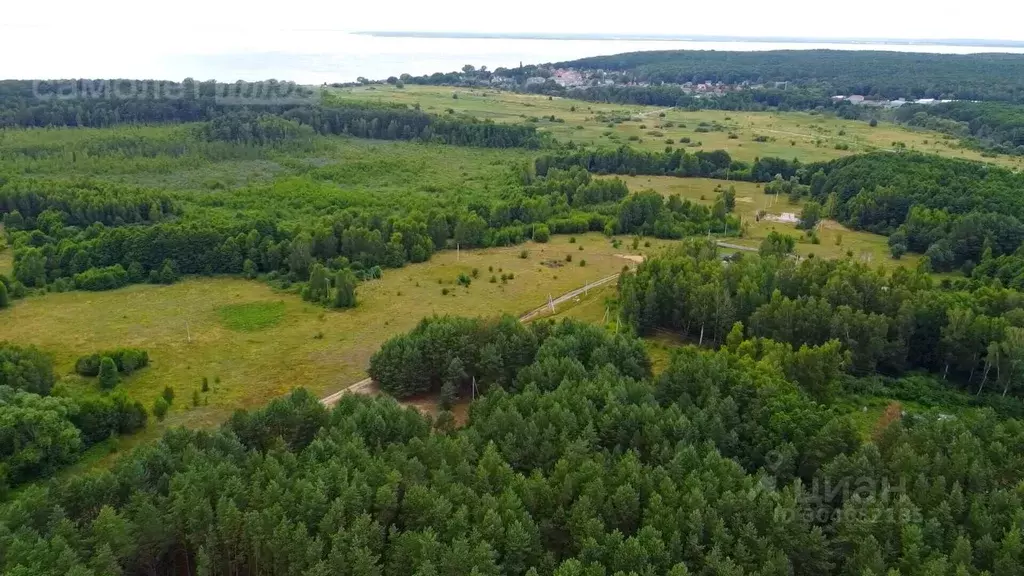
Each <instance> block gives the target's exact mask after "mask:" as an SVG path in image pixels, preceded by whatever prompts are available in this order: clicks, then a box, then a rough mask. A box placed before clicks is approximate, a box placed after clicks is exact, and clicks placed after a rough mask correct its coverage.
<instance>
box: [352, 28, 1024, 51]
mask: <svg viewBox="0 0 1024 576" xmlns="http://www.w3.org/2000/svg"><path fill="white" fill-rule="evenodd" d="M350 34H356V35H360V36H378V37H408V38H417V37H418V38H456V39H457V38H480V39H491V38H494V39H515V40H633V41H691V42H758V43H771V42H778V43H791V44H901V45H907V46H913V45H931V46H982V47H993V48H1019V47H1024V40H1008V39H991V38H898V37H863V36H842V37H839V36H837V37H829V36H742V35H727V34H649V33H617V32H592V33H588V32H460V31H455V30H449V31H427V30H358V31H353V32H350Z"/></svg>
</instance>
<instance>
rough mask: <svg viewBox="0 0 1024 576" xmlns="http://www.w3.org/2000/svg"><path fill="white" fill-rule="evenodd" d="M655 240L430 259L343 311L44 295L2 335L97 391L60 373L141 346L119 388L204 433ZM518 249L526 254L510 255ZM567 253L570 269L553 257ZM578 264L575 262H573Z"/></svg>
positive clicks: (508, 307)
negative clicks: (420, 329) (168, 406)
mask: <svg viewBox="0 0 1024 576" xmlns="http://www.w3.org/2000/svg"><path fill="white" fill-rule="evenodd" d="M627 240H628V239H627ZM665 244H666V242H652V246H651V247H650V248H646V249H645V248H641V249H640V250H639V251H632V250H630V249H629V246H628V241H624V242H623V245H622V247H621V248H614V247H612V246H611V243H610V242H609V240H608V239H607V238H605V237H603V236H600V235H597V234H590V235H586V236H580V237H578V238H577V243H575V244H570V243H569V237H567V236H557V237H554V238H552V240H551V242H550V243H548V244H527V245H525V246H522V247H511V248H495V249H486V250H478V251H462V252H461V253H458V254H457V253H456V252H452V251H447V252H442V253H439V254H437V255H435V256H434V258H433V259H432V260H431V261H430V262H427V263H424V264H416V265H410V266H407V267H405V268H402V269H398V270H388V271H386V272H385V275H384V278H383V279H381V280H378V281H373V282H368V283H363V284H361V285H360V286H359V289H358V298H359V305H358V306H357V307H356V308H355V309H352V310H345V311H330V310H326V309H323V308H320V307H317V306H314V305H312V304H308V303H305V302H303V301H301V300H300V299H299V298H298V297H297V296H295V295H293V294H289V293H279V292H275V291H274V290H272V289H271V288H270V287H269V286H268V285H266V284H264V283H262V282H258V281H245V280H240V279H232V278H195V279H189V280H186V281H184V282H181V283H178V284H174V285H171V286H151V285H135V286H130V287H127V288H124V289H121V290H117V291H112V292H99V293H95V292H68V293H63V294H48V295H46V296H42V297H36V298H29V299H26V300H21V301H18V302H17V303H16V304H15V305H14V306H13V307H12V308H11V309H10V310H8V311H6V312H4V316H3V322H2V323H0V341H2V340H16V341H17V342H19V343H21V344H36V345H38V346H41V347H43V348H44V349H46V350H49V351H52V352H53V353H54V354H55V360H56V364H57V369H58V373H59V374H62V375H66V377H65V378H64V380H63V385H64V386H66V387H68V388H70V391H71V392H74V391H75V389H76V388H84V387H87V388H92V387H94V386H96V384H95V382H94V381H92V380H84V379H81V378H79V377H77V376H74V375H72V374H70V373H71V371H72V368H73V365H74V361H75V359H77V358H78V357H79V356H82V355H85V354H88V353H92V352H96V351H99V350H104V349H108V348H115V347H118V346H133V347H139V348H143V349H145V350H147V351H148V352H149V354H150V357H151V358H152V364H151V366H150V367H148V368H146V369H144V370H142V371H140V372H138V373H136V374H134V375H133V376H131V377H130V378H128V379H127V380H126V381H125V382H123V383H122V384H121V386H123V387H125V389H126V390H127V391H128V392H129V394H130V395H131V396H132V397H134V398H137V399H139V400H141V401H142V402H143V403H145V404H146V406H147V407H149V406H151V405H152V403H153V401H154V400H155V399H156V397H157V396H158V395H159V394H160V393H161V391H162V390H163V389H164V387H165V386H171V387H173V388H174V389H175V392H176V394H177V396H176V399H175V401H174V405H173V407H172V410H171V412H170V413H169V415H168V417H167V420H166V421H165V425H187V426H206V425H211V424H214V423H217V422H220V421H222V420H223V419H224V418H225V417H227V416H228V415H229V414H230V413H231V412H232V411H233V410H234V409H236V408H248V407H255V406H259V405H262V404H265V403H266V402H267V400H268V399H269V398H272V397H274V396H278V395H281V394H284V393H286V392H288V391H289V390H290V389H292V388H294V387H298V386H304V387H306V388H309V389H310V390H312V391H313V392H314V393H316V394H319V395H324V394H326V393H329V392H333V391H336V390H339V389H341V388H343V387H345V386H347V385H348V384H351V383H353V382H355V381H357V380H360V379H362V378H363V377H365V376H364V374H365V369H366V366H367V363H368V361H369V358H370V356H371V355H372V354H373V353H374V352H375V351H376V350H377V349H378V347H379V346H380V344H381V343H382V342H383V341H384V340H386V339H387V338H388V337H390V336H392V335H394V334H397V333H400V332H405V331H407V330H409V329H411V328H412V327H413V326H415V324H416V323H417V322H418V321H419V320H420V319H421V318H423V317H424V316H429V315H431V314H461V315H467V316H481V315H496V314H501V313H509V314H515V315H519V314H521V313H523V312H526V311H528V310H530V309H533V308H536V307H537V306H540V305H542V304H543V303H544V302H545V301H546V300H547V297H548V295H551V296H558V295H560V294H563V293H565V292H568V291H570V290H572V289H574V288H578V287H581V286H582V285H583V284H585V283H586V282H589V281H592V280H596V279H598V278H602V277H605V276H608V275H610V274H614V273H616V272H619V271H620V270H621V269H622V267H623V266H624V265H626V264H628V263H630V260H628V259H626V258H624V257H623V256H625V255H636V254H638V253H639V252H646V253H649V254H650V253H653V252H654V251H656V250H658V249H660V248H661V247H663V246H664V245H665ZM581 247H582V248H583V250H580V249H579V248H581ZM523 249H526V250H527V251H528V253H529V256H528V258H526V259H523V258H520V251H521V250H523ZM568 254H571V255H572V256H573V261H572V262H571V263H569V262H565V257H566V255H568ZM583 260H586V266H580V262H582V261H583ZM489 268H493V272H492V271H490V270H489ZM474 269H476V270H477V271H478V276H477V277H476V278H475V279H474V280H473V281H472V283H471V285H470V286H469V287H468V288H466V287H463V286H460V285H458V284H457V278H458V276H459V274H461V273H464V274H467V275H470V276H472V274H473V270H474ZM508 273H511V274H514V278H513V279H511V280H508V282H507V283H502V282H501V281H500V279H499V280H497V282H495V283H491V282H490V281H489V280H490V277H491V276H492V275H494V276H496V277H497V278H500V276H501V274H508ZM442 290H446V291H448V292H449V294H448V295H442ZM203 377H206V378H207V379H208V380H209V381H210V382H211V386H212V390H211V392H209V393H208V394H203V395H202V399H201V405H200V406H198V407H192V406H191V402H192V400H191V399H192V392H193V390H198V389H199V388H200V386H201V382H202V379H203ZM154 428H160V427H159V426H157V427H151V431H152V430H153V429H154Z"/></svg>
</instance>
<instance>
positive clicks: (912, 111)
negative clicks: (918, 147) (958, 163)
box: [895, 102, 1024, 156]
mask: <svg viewBox="0 0 1024 576" xmlns="http://www.w3.org/2000/svg"><path fill="white" fill-rule="evenodd" d="M895 117H896V121H897V122H901V123H904V124H908V125H910V126H918V127H921V128H926V129H928V130H936V131H938V132H942V133H944V134H948V135H950V136H953V137H956V138H959V139H961V141H964V142H966V143H968V144H969V145H971V146H973V147H975V148H978V149H980V150H983V151H986V152H990V153H994V154H1013V155H1017V156H1021V155H1024V108H1021V107H1020V106H1017V105H1014V104H1009V103H1003V102H943V103H939V104H932V105H927V106H904V107H901V108H899V109H897V110H896V112H895Z"/></svg>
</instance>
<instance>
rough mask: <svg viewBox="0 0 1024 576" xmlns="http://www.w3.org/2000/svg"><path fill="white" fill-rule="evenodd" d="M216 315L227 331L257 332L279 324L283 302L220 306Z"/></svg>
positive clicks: (283, 311) (283, 309)
mask: <svg viewBox="0 0 1024 576" xmlns="http://www.w3.org/2000/svg"><path fill="white" fill-rule="evenodd" d="M217 313H218V314H220V320H221V322H222V323H223V324H224V326H226V327H227V328H228V329H229V330H235V331H238V332H258V331H260V330H265V329H267V328H270V327H271V326H276V325H278V324H280V323H281V320H282V319H283V318H284V315H285V304H284V302H281V301H277V302H247V303H245V304H229V305H227V306H222V307H221V308H220V309H219V310H217Z"/></svg>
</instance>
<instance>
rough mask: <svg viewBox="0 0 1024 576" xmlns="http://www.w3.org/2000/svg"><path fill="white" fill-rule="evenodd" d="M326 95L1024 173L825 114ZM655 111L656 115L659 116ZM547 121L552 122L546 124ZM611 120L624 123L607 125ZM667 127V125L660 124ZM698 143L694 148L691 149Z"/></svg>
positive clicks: (611, 133) (601, 139)
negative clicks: (890, 153)
mask: <svg viewBox="0 0 1024 576" xmlns="http://www.w3.org/2000/svg"><path fill="white" fill-rule="evenodd" d="M333 93H334V94H337V95H338V96H340V97H342V98H352V99H358V100H371V101H382V102H402V103H405V104H409V105H412V104H419V105H420V107H421V109H422V110H424V111H426V112H431V113H435V114H445V113H446V112H447V111H448V110H449V109H451V110H452V111H454V112H456V113H465V114H469V115H472V116H475V117H477V118H482V119H491V120H494V121H496V122H535V124H536V126H537V127H538V129H540V130H543V131H547V132H550V133H551V134H552V135H554V136H555V138H556V139H558V140H559V141H564V142H568V141H570V140H572V141H574V142H577V143H581V144H591V145H609V146H617V145H619V144H625V143H628V144H630V145H631V146H635V147H639V148H643V149H647V150H663V149H664V148H665V146H666V145H669V144H668V143H667V140H669V139H671V140H673V141H674V143H673V144H672V145H674V146H683V145H684V144H681V139H683V138H689V139H690V140H691V144H690V146H692V148H690V149H691V150H698V149H699V150H720V149H722V150H728V151H729V153H730V154H731V155H732V156H733V157H735V158H737V159H740V160H747V161H749V160H753V159H754V158H757V157H764V156H779V157H783V158H787V159H789V158H794V157H796V158H799V159H800V160H801V161H803V162H814V161H818V160H829V159H832V158H838V157H841V156H845V155H848V154H854V153H858V152H866V151H870V150H878V149H882V150H889V149H893V148H894V147H895V146H897V143H902V145H905V146H906V147H907V148H909V149H913V150H919V151H923V152H932V153H935V154H940V155H942V156H948V157H954V158H965V159H971V160H983V161H986V162H994V163H997V164H1001V165H1004V166H1007V167H1010V168H1014V169H1019V168H1022V167H1024V158H1020V157H1014V156H999V157H997V158H983V157H982V156H981V154H980V153H978V152H976V151H974V150H970V149H967V148H964V147H961V146H960V145H959V142H957V141H956V140H955V139H950V138H948V137H946V136H945V135H943V134H939V133H937V132H931V131H925V130H910V129H908V128H904V127H902V126H897V125H895V124H891V123H886V122H882V123H879V125H878V126H876V127H874V128H872V127H871V126H869V125H868V124H867V123H866V122H860V121H854V120H844V119H842V118H836V117H834V116H830V115H826V114H814V113H807V112H730V111H718V110H702V111H697V112H688V111H682V110H674V109H666V108H660V107H653V106H626V105H615V104H598V103H593V102H583V101H579V100H571V99H567V98H552V99H550V100H549V99H548V97H547V96H541V95H531V94H517V93H513V92H502V91H499V90H491V89H483V88H452V87H442V86H411V85H409V86H406V87H404V88H401V89H398V88H395V87H393V86H387V85H373V86H363V87H355V88H344V89H337V90H334V91H333ZM453 95H457V96H458V98H453V97H452V96H453ZM662 113H663V114H664V116H660V114H662ZM551 116H554V117H555V121H551V119H550V118H551ZM613 117H617V118H618V119H623V120H624V121H622V122H611V119H612V118H613ZM667 122H671V123H672V126H668V125H666V123H667ZM704 130H707V131H704ZM631 138H632V140H631ZM755 138H756V139H757V140H755ZM759 140H763V141H759ZM698 142H699V143H700V144H701V146H700V147H697V146H696V144H697V143H698ZM837 146H838V147H837ZM840 148H844V149H840Z"/></svg>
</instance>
